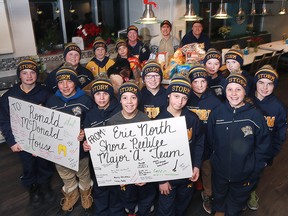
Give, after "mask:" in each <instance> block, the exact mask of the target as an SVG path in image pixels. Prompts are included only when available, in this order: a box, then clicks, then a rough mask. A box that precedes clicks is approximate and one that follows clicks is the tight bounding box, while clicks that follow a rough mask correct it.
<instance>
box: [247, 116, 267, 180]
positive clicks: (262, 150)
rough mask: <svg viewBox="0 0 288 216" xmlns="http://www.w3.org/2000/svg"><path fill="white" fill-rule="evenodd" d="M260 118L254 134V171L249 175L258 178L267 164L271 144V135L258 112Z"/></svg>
mask: <svg viewBox="0 0 288 216" xmlns="http://www.w3.org/2000/svg"><path fill="white" fill-rule="evenodd" d="M258 119H260V121H259V123H258V126H259V128H258V130H257V131H256V134H255V148H254V154H255V167H254V172H253V173H252V175H251V178H258V177H259V175H260V173H261V172H262V170H263V169H264V167H265V166H266V165H267V160H268V159H269V156H270V152H269V151H270V149H271V145H272V140H271V135H270V132H269V129H268V126H267V123H266V121H265V119H264V117H263V115H261V114H260V113H259V117H258Z"/></svg>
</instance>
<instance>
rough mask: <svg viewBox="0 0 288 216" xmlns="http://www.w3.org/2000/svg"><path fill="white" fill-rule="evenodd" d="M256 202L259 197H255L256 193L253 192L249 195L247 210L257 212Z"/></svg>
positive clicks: (257, 205)
mask: <svg viewBox="0 0 288 216" xmlns="http://www.w3.org/2000/svg"><path fill="white" fill-rule="evenodd" d="M258 201H259V197H258V196H257V194H256V191H253V192H252V193H251V194H250V198H249V200H248V202H247V205H248V208H249V209H251V210H254V211H255V210H257V209H258V208H259V204H258Z"/></svg>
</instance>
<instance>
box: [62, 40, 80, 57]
mask: <svg viewBox="0 0 288 216" xmlns="http://www.w3.org/2000/svg"><path fill="white" fill-rule="evenodd" d="M70 51H76V52H78V53H79V55H80V58H81V50H80V48H79V47H78V46H77V44H75V43H68V44H67V45H66V46H65V47H64V52H63V56H64V59H65V58H66V55H67V53H68V52H70Z"/></svg>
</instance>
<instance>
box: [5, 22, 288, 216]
mask: <svg viewBox="0 0 288 216" xmlns="http://www.w3.org/2000/svg"><path fill="white" fill-rule="evenodd" d="M135 32H136V33H137V32H138V29H137V28H136V27H135V26H130V27H129V28H128V37H129V33H130V34H135ZM131 37H136V43H135V44H134V46H133V47H134V48H135V47H137V46H138V48H136V49H135V50H138V52H137V53H133V50H132V49H131V51H130V53H129V46H130V45H129V44H128V43H127V42H126V41H125V40H118V41H117V43H116V49H117V51H118V56H117V59H116V62H114V61H113V60H111V59H109V57H107V55H106V52H107V46H106V44H105V42H104V41H103V40H102V39H100V38H97V39H96V40H95V42H94V45H93V51H94V53H95V57H93V58H92V59H91V61H90V62H89V63H88V64H87V66H86V68H84V67H82V66H81V65H80V64H79V62H80V58H81V50H80V49H79V47H78V46H77V45H76V44H73V43H71V44H68V45H67V46H66V47H65V49H64V59H65V62H66V63H64V64H63V65H61V66H60V67H59V68H57V69H55V70H54V71H52V72H51V73H50V74H49V76H48V77H47V79H46V81H45V84H46V87H44V86H42V85H40V84H38V83H37V82H36V80H37V76H38V68H37V64H36V63H35V62H34V61H33V60H31V59H25V60H23V61H21V62H20V63H19V64H18V68H17V76H18V77H19V79H20V81H21V82H20V83H19V84H17V85H15V86H14V87H13V88H11V89H10V90H9V91H8V92H7V93H5V94H4V95H3V97H2V98H1V103H0V104H1V116H0V121H1V130H2V132H3V134H4V136H5V138H6V142H7V144H8V145H9V146H10V147H11V150H12V151H13V152H17V153H18V154H19V156H20V159H21V162H22V165H23V175H22V177H21V182H22V184H23V185H24V186H25V187H27V188H28V190H29V192H30V201H31V204H32V205H33V206H35V207H38V206H39V205H40V204H41V203H42V202H43V201H44V202H46V203H52V202H53V201H54V199H55V194H54V192H53V191H52V189H51V185H50V181H51V177H52V176H53V173H54V170H53V167H54V166H53V164H52V163H51V162H49V161H46V160H44V159H42V158H40V157H34V156H33V155H31V154H30V153H27V152H24V151H22V148H21V146H20V145H19V144H18V143H17V142H16V141H15V138H14V136H13V133H12V130H11V126H10V118H9V103H8V96H13V97H16V98H19V99H22V100H25V101H28V102H31V103H35V104H40V105H43V106H47V107H49V108H51V109H55V110H58V111H62V112H65V113H68V114H71V115H76V116H79V117H81V128H82V129H81V131H80V133H79V135H78V140H79V141H80V145H81V151H80V162H79V171H78V172H75V171H72V170H70V169H67V168H65V167H63V166H60V165H57V164H56V169H57V172H58V174H59V176H60V177H61V179H62V181H63V187H62V193H63V199H62V200H61V207H60V209H59V211H58V212H57V215H69V214H70V213H71V211H72V210H73V207H74V205H75V203H76V202H77V201H78V200H79V199H81V205H82V206H83V208H84V210H85V214H86V215H101V216H102V215H113V216H114V215H140V216H141V215H153V214H155V215H165V216H166V215H179V216H180V215H185V211H186V210H187V208H188V206H189V203H190V202H191V199H192V196H193V191H194V189H195V182H196V181H197V180H198V179H199V178H201V179H202V182H203V187H204V190H203V192H202V197H203V200H204V202H203V206H204V208H205V210H206V211H207V212H209V213H215V215H224V214H225V215H240V214H241V211H242V209H243V208H244V207H245V206H246V204H247V201H248V205H249V198H250V194H251V195H253V196H254V197H255V196H256V194H255V192H253V191H255V189H256V186H257V183H258V181H259V178H260V174H261V172H262V170H263V169H264V167H265V166H266V165H267V164H270V165H271V164H272V161H273V158H274V157H275V156H276V155H277V154H278V153H279V151H280V149H281V145H282V143H283V142H284V140H285V138H286V137H285V133H286V108H285V107H284V106H283V105H282V103H281V102H280V101H279V100H278V99H277V98H276V96H275V95H274V94H273V90H274V88H275V87H276V86H277V84H278V78H279V77H278V74H277V72H276V71H275V70H274V69H273V68H272V67H271V66H267V65H265V66H263V67H262V68H260V69H259V70H258V71H257V72H256V74H255V76H254V77H253V76H252V75H250V74H248V73H247V72H245V71H243V70H242V69H241V66H242V65H243V54H242V53H241V52H240V51H238V50H233V49H231V50H229V51H228V52H227V53H226V54H225V63H226V66H227V69H228V70H229V72H230V75H229V76H228V77H226V78H225V77H223V76H222V74H221V72H219V68H220V66H221V64H222V59H221V53H219V52H218V51H216V50H214V49H210V50H208V51H207V53H206V55H205V58H204V62H203V63H204V66H201V65H199V66H194V67H192V68H191V69H190V70H189V71H187V73H185V74H176V75H175V76H174V77H173V78H172V79H171V81H170V84H169V85H168V87H167V88H164V87H163V86H162V85H161V81H162V79H163V72H162V68H161V66H160V65H159V64H158V63H157V62H155V61H147V62H146V63H143V62H144V61H145V60H147V58H148V57H149V54H150V51H149V48H148V47H146V46H145V45H144V44H143V43H142V42H141V41H139V40H138V39H137V35H136V36H135V35H132V36H131ZM125 47H126V49H125ZM123 50H124V51H123ZM136 54H138V57H139V58H137V57H135V55H136ZM127 62H128V68H127ZM67 63H69V64H67ZM141 65H143V68H142V67H141ZM139 70H140V71H141V78H142V81H143V83H144V86H143V87H142V88H140V87H139V80H141V79H139ZM103 74H107V75H108V77H107V76H103ZM133 78H134V79H136V81H133V80H131V79H133ZM82 89H85V90H89V92H91V93H90V94H91V97H90V96H89V95H87V94H86V93H85V91H83V90H82ZM51 93H52V94H51ZM91 98H92V99H91ZM272 104H273V105H272ZM178 116H185V119H186V126H187V134H188V139H189V146H190V151H191V158H192V164H193V176H191V178H189V179H179V180H174V181H165V179H163V182H158V183H139V184H135V185H121V186H109V187H99V186H98V185H97V180H96V177H95V173H94V170H93V168H91V163H90V162H89V161H90V160H89V154H88V151H89V150H90V146H89V144H88V143H87V142H86V141H85V134H84V131H83V129H84V128H89V127H98V126H105V125H117V124H125V123H132V122H139V121H147V120H150V119H152V120H153V119H163V118H170V117H178ZM200 173H201V174H200ZM158 191H159V192H158ZM93 203H94V204H93Z"/></svg>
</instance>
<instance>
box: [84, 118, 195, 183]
mask: <svg viewBox="0 0 288 216" xmlns="http://www.w3.org/2000/svg"><path fill="white" fill-rule="evenodd" d="M85 135H86V139H87V142H88V143H89V144H90V145H91V151H90V155H91V158H92V163H93V167H94V170H95V174H96V178H97V182H98V185H99V186H107V185H120V184H134V183H140V182H156V181H163V180H173V179H182V178H189V177H191V176H192V163H191V158H190V150H189V144H188V137H187V129H186V123H185V117H178V118H169V119H163V120H153V121H147V122H138V123H132V124H124V125H115V126H106V127H99V128H86V129H85Z"/></svg>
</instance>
